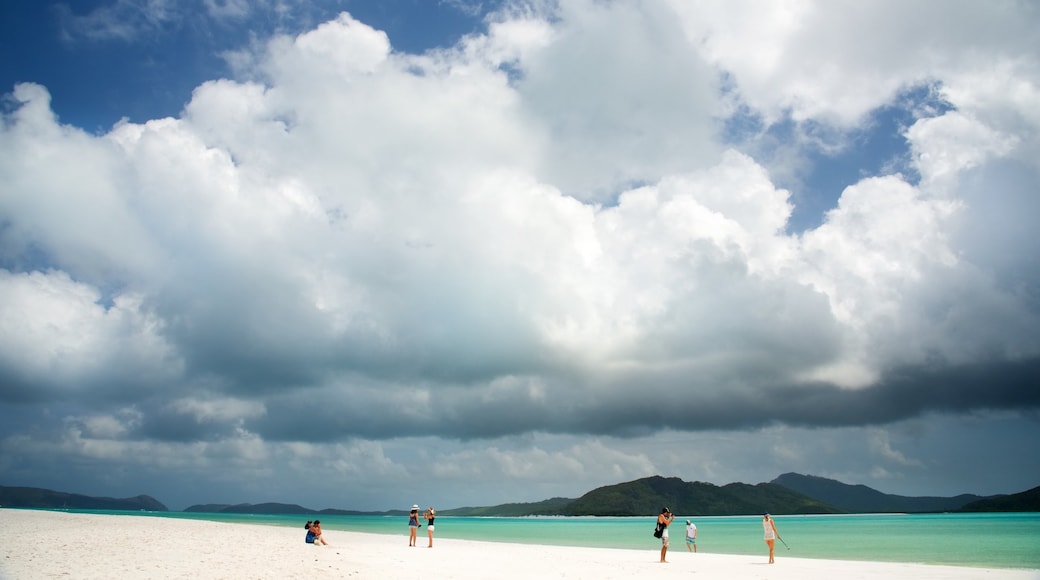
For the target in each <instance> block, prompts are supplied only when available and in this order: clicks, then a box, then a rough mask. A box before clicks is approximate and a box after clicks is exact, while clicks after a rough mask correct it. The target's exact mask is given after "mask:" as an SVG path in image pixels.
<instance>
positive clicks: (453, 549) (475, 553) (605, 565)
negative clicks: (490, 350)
mask: <svg viewBox="0 0 1040 580" xmlns="http://www.w3.org/2000/svg"><path fill="white" fill-rule="evenodd" d="M304 533H305V532H304V530H303V526H302V525H301V526H300V527H299V529H296V528H292V527H283V526H270V525H262V524H247V523H225V522H213V521H208V520H193V519H172V518H163V517H152V516H147V515H140V516H137V515H135V516H120V515H104V514H80V513H68V512H53V511H46V510H28V509H2V508H0V579H3V580H19V579H21V578H30V577H34V578H38V577H51V576H69V577H75V578H112V577H117V576H118V577H123V578H171V577H191V578H272V579H274V578H313V577H314V576H319V577H327V578H341V577H345V576H350V577H353V578H378V579H386V578H409V579H413V578H414V577H415V576H422V577H427V578H456V579H460V580H477V579H484V578H488V577H490V576H495V577H504V578H515V579H522V578H523V579H526V578H535V577H537V578H568V579H573V578H596V579H602V578H630V577H633V576H638V575H640V574H655V575H663V576H665V577H671V576H676V577H678V576H680V575H682V576H687V575H689V574H691V573H692V574H700V575H702V577H710V578H727V579H734V580H742V579H748V580H751V579H755V580H758V579H762V578H769V579H770V580H831V579H832V578H835V577H845V578H853V579H874V578H877V579H882V578H885V579H892V580H901V579H902V580H930V579H935V580H939V579H942V580H969V579H977V578H982V577H985V578H987V579H991V580H1038V579H1040V570H1030V569H1008V568H975V567H966V566H945V565H931V564H909V563H891V562H873V561H854V560H822V559H808V558H796V557H785V556H784V555H783V554H782V553H781V552H777V562H776V564H773V565H770V564H768V563H767V556H766V554H765V553H764V546H763V554H762V555H760V556H740V555H730V554H713V553H703V552H701V553H689V552H687V551H686V547H685V544H684V542H683V541H682V538H681V537H680V538H673V540H672V545H671V548H670V549H669V552H668V561H669V563H668V564H660V563H659V562H658V559H659V555H660V553H659V552H660V550H659V546H655V547H654V548H653V549H647V550H632V549H615V548H573V547H564V546H547V545H538V544H515V543H506V542H497V541H476V540H456V539H439V538H436V537H435V538H434V547H433V549H428V548H427V547H426V546H427V542H428V539H427V536H426V534H425V530H423V533H420V534H419V541H418V547H414V548H411V547H409V546H408V545H407V544H408V537H407V534H406V533H402V534H401V535H400V536H394V535H386V534H376V533H362V532H346V531H338V530H326V532H325V536H326V539H327V540H328V542H329V544H330V545H329V546H321V547H316V546H312V545H308V544H305V543H304V541H303V537H304Z"/></svg>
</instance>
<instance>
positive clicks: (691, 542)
mask: <svg viewBox="0 0 1040 580" xmlns="http://www.w3.org/2000/svg"><path fill="white" fill-rule="evenodd" d="M686 549H687V550H689V551H691V552H696V551H697V524H694V523H693V522H691V521H690V520H686Z"/></svg>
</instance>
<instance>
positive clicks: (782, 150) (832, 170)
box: [723, 84, 952, 233]
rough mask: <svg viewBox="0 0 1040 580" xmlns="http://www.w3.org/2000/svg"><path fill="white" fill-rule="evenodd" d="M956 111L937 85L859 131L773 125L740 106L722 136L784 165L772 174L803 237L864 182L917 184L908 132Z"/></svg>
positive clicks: (880, 113)
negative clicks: (887, 179) (893, 178)
mask: <svg viewBox="0 0 1040 580" xmlns="http://www.w3.org/2000/svg"><path fill="white" fill-rule="evenodd" d="M951 108H952V106H951V105H950V104H949V103H947V102H946V101H944V100H943V99H942V98H941V96H940V93H939V91H938V87H936V86H934V85H928V84H926V85H920V86H915V87H911V88H909V89H907V90H905V91H903V92H901V93H900V94H898V95H897V96H896V98H894V99H893V100H892V101H891V102H890V103H888V104H886V105H884V106H881V107H878V108H877V109H875V110H874V111H872V112H871V113H870V114H869V115H868V116H867V117H866V118H865V119H864V121H863V122H862V123H860V125H859V126H857V127H855V128H853V129H851V130H838V129H835V128H834V127H831V126H829V125H826V124H823V123H819V122H816V121H812V120H809V121H802V122H796V121H795V120H793V119H792V118H791V117H790V115H787V116H784V117H783V118H782V119H780V120H779V121H777V122H775V123H773V124H771V125H768V126H767V125H766V123H765V122H764V121H763V119H762V117H761V115H759V114H758V113H756V112H755V111H753V110H752V109H750V108H749V107H747V106H746V105H744V104H738V106H737V108H736V112H735V113H734V114H733V115H731V116H730V117H729V118H727V119H725V120H724V126H723V139H724V141H725V142H726V144H727V145H730V146H733V147H735V148H737V149H740V150H742V151H745V152H746V153H748V154H749V155H751V156H752V157H754V158H755V159H756V160H758V161H759V163H761V164H763V165H764V166H766V167H777V166H779V165H780V164H783V165H784V167H785V170H782V171H773V174H772V177H773V179H774V182H775V183H776V185H777V186H778V187H782V188H785V189H787V190H789V191H790V192H791V202H792V203H793V205H794V211H793V213H792V216H791V219H790V221H789V223H788V230H789V231H790V232H792V233H799V232H803V231H805V230H808V229H812V228H814V227H817V226H819V225H820V224H821V223H822V222H823V219H824V215H825V214H826V212H827V211H829V210H831V209H833V208H834V207H836V205H837V202H838V199H839V198H840V197H841V193H842V192H843V191H844V190H845V188H846V187H848V186H850V185H853V184H855V183H857V182H859V181H860V180H862V179H864V178H867V177H872V176H877V175H888V174H894V173H899V174H901V175H902V176H903V178H904V179H906V180H907V181H908V182H910V183H917V180H918V179H919V175H918V174H917V172H916V171H915V170H914V168H913V166H912V165H911V163H910V149H909V143H908V142H907V140H906V138H905V136H904V135H905V132H906V130H907V128H909V127H910V126H911V125H912V124H913V123H914V122H915V121H917V120H918V119H920V118H923V117H931V116H938V115H942V114H943V113H945V112H946V111H949V110H950V109H951Z"/></svg>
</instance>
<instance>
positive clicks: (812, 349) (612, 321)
mask: <svg viewBox="0 0 1040 580" xmlns="http://www.w3.org/2000/svg"><path fill="white" fill-rule="evenodd" d="M205 4H206V6H208V7H209V9H210V10H211V12H212V14H213V15H214V17H219V18H225V19H227V18H246V17H247V16H248V6H247V5H246V4H245V3H240V2H229V1H224V2H206V3H205ZM131 6H134V7H137V8H135V10H144V9H143V8H140V6H141V5H139V4H133V3H127V2H119V3H116V4H114V5H113V7H112V8H111V10H113V11H121V10H128V9H129V7H131ZM163 6H164V3H150V4H148V10H147V11H146V12H142V13H141V14H140V15H139V16H135V17H134V18H132V19H127V18H122V17H119V18H117V17H115V16H113V17H112V18H111V19H109V18H108V17H107V16H106V14H108V13H107V12H98V13H95V14H94V15H93V16H92V17H91V18H92V20H91V21H89V22H88V21H85V20H79V19H76V20H74V21H72V22H73V23H74V24H75V26H78V27H88V28H89V30H93V31H96V32H93V33H87V32H83V34H107V35H109V36H119V37H120V38H124V39H127V40H131V39H132V38H133V35H131V34H130V33H129V32H125V33H124V32H122V29H121V28H119V27H117V26H115V24H111V25H108V24H105V22H109V20H111V21H112V22H115V21H118V22H122V23H128V24H129V25H133V24H134V23H135V22H138V21H141V22H145V23H146V24H148V23H161V21H162V20H163V19H164V18H167V17H168V16H167V14H168V12H167V11H166V10H164V9H163ZM939 7H941V9H940V8H939ZM763 12H766V14H763ZM135 14H136V13H135ZM752 15H753V16H752ZM1038 24H1040V18H1038V14H1037V12H1036V9H1035V8H1034V7H1032V6H1029V5H1024V4H1022V3H1016V2H995V3H989V4H976V3H963V6H960V7H959V8H957V9H951V8H949V7H948V4H947V3H930V2H916V3H914V4H912V5H910V6H906V5H905V4H895V3H886V2H875V3H870V4H850V3H830V2H819V3H816V2H802V3H798V4H784V5H765V6H763V4H762V3H747V2H734V3H727V4H725V5H722V4H717V3H710V2H707V3H701V2H626V1H617V2H596V1H592V0H562V1H560V2H558V3H552V4H548V3H541V2H534V3H524V4H520V3H517V4H509V5H506V6H503V7H502V8H501V9H500V10H498V11H496V12H494V13H492V14H490V15H488V17H487V27H486V30H485V32H484V33H482V34H473V35H468V36H465V37H464V38H462V39H460V41H459V42H458V43H457V44H455V45H453V46H450V47H446V48H441V49H436V50H430V51H427V52H424V53H422V54H412V53H407V52H399V51H395V50H393V49H392V48H391V46H392V44H391V41H392V39H390V38H389V37H388V36H387V34H385V33H384V32H382V31H380V30H377V29H375V28H373V27H371V26H369V25H367V24H366V23H364V22H361V21H359V20H357V19H355V18H354V17H352V16H351V15H350V14H348V13H345V12H344V13H342V14H340V15H339V16H338V17H336V18H335V19H333V20H330V21H328V22H325V23H322V24H320V25H317V26H315V27H313V28H312V29H310V30H308V31H306V32H304V33H301V34H298V35H288V34H281V35H275V36H273V37H272V38H270V39H267V40H266V41H265V42H263V43H262V44H257V45H255V46H252V47H242V48H241V50H240V51H238V52H236V53H235V54H234V55H229V59H230V62H232V63H233V64H234V67H235V70H236V75H235V78H224V79H213V80H210V81H208V82H205V83H202V84H200V85H199V86H197V87H196V88H195V90H194V93H193V94H192V95H191V98H190V102H188V104H187V105H186V106H185V108H184V110H183V112H182V113H181V114H180V115H178V116H176V117H168V118H162V119H153V120H149V121H147V122H143V123H132V122H129V121H123V122H120V123H118V124H117V125H115V126H114V127H111V128H110V130H107V131H104V132H100V133H97V134H92V133H89V132H87V131H84V130H82V129H79V128H77V127H74V126H70V125H65V124H62V123H61V122H60V121H59V118H58V116H57V115H56V112H55V111H54V110H53V109H52V105H51V102H50V94H49V92H48V90H47V88H46V87H44V86H41V85H38V84H33V83H23V84H18V85H17V86H15V87H12V92H11V93H10V95H9V97H8V101H7V103H6V106H5V109H4V110H5V113H4V116H3V123H2V125H0V383H2V385H3V388H2V390H0V414H2V416H3V418H4V420H0V423H3V424H5V425H7V426H6V427H4V428H0V434H2V436H3V438H2V439H0V449H2V450H3V453H2V454H0V455H2V456H3V457H4V458H5V459H2V460H0V469H2V470H3V471H4V472H5V473H8V474H11V477H13V478H15V479H18V480H19V481H25V480H26V479H27V473H29V472H30V471H32V472H35V473H36V474H37V475H38V476H39V477H40V478H41V480H42V481H46V482H50V483H49V485H51V486H59V487H60V485H61V484H60V483H59V482H58V475H56V474H57V473H59V469H60V464H61V463H62V462H65V461H73V462H75V463H77V464H83V465H99V464H100V465H106V464H107V465H120V466H126V465H132V466H133V468H134V469H139V470H140V471H141V472H143V475H140V477H142V478H143V479H139V480H133V481H134V484H133V488H132V489H127V492H126V493H127V494H136V493H142V492H151V491H150V489H142V486H146V485H149V482H151V485H154V486H156V488H159V487H160V486H161V485H162V484H161V483H160V482H161V481H162V480H163V479H164V478H168V477H169V474H170V473H178V474H186V475H185V477H190V478H192V479H194V478H197V477H200V476H203V477H204V480H205V481H211V482H213V484H214V487H212V488H208V489H210V490H212V491H207V487H206V486H205V485H203V482H200V483H199V484H192V485H185V486H183V487H180V488H179V489H178V490H177V491H176V492H174V491H172V490H171V491H169V492H166V493H169V497H168V498H167V497H163V495H162V494H163V492H160V491H155V492H154V493H153V494H154V495H157V496H159V497H160V499H163V500H164V501H168V502H169V503H171V505H173V506H174V507H183V505H181V504H182V503H183V504H186V503H192V502H204V501H206V502H208V501H221V500H233V501H269V500H278V501H296V502H299V503H303V504H305V505H314V507H325V506H328V505H335V506H338V507H372V508H385V507H391V504H392V502H394V501H397V499H396V498H398V497H399V496H401V495H407V494H417V493H426V494H427V496H429V495H437V496H438V497H439V498H440V499H439V500H438V501H439V503H440V504H442V505H449V504H456V505H460V504H461V503H464V502H465V503H471V502H470V500H468V499H464V498H478V499H481V500H482V501H484V502H486V503H495V502H498V501H515V500H518V499H543V498H544V497H550V496H552V495H568V494H575V493H580V492H582V491H585V490H586V489H588V488H590V487H593V486H596V485H602V484H606V483H613V482H616V481H622V480H626V479H632V478H635V477H641V476H645V475H649V474H652V473H663V474H666V475H680V476H683V477H686V478H688V479H701V480H712V481H716V482H718V483H726V482H727V481H731V480H734V479H743V480H745V481H751V482H757V481H761V480H765V479H770V478H772V477H773V476H775V475H778V474H779V473H781V472H783V471H789V470H793V469H796V468H802V471H803V472H811V473H816V474H820V475H829V476H834V477H844V478H847V479H848V480H851V481H854V482H866V483H872V484H874V485H883V484H881V483H878V482H887V481H889V480H892V479H899V478H904V479H905V480H906V481H907V482H908V483H907V484H906V488H905V489H906V491H907V492H909V493H915V492H916V493H922V494H923V493H929V494H932V493H942V492H950V493H960V492H965V491H973V492H980V493H981V492H994V493H996V492H1015V491H1021V490H1022V489H1025V488H1026V487H1028V486H1032V485H1035V484H1036V478H1037V477H1038V476H1040V465H1038V464H1036V462H1035V461H1031V462H1027V465H1025V466H1022V467H1020V468H1019V469H1017V470H1015V471H1014V472H1013V473H1012V472H1008V477H1007V478H1004V479H1002V478H999V477H997V476H996V475H994V476H993V477H992V478H986V477H984V476H973V477H976V478H973V479H967V478H965V479H963V480H962V481H963V483H964V485H963V486H958V487H957V488H956V489H949V487H947V488H939V487H938V484H935V485H936V487H935V488H928V485H931V484H934V482H929V481H928V480H927V477H926V474H927V473H929V472H932V473H933V474H935V475H937V476H938V477H936V479H942V474H944V473H945V474H950V473H952V471H949V470H953V469H959V468H958V467H955V466H954V464H957V463H958V460H957V459H956V458H953V459H951V458H943V459H942V460H940V459H935V460H934V461H933V460H932V459H929V457H932V456H935V457H937V456H938V455H937V452H936V449H939V448H940V447H941V446H940V445H939V444H938V443H936V442H935V441H932V440H930V439H931V438H932V437H935V438H936V439H937V440H938V439H941V437H939V436H937V435H934V434H935V433H947V432H950V433H953V432H956V431H957V430H959V429H963V422H965V421H978V422H980V423H981V424H982V425H983V427H979V429H980V433H981V434H977V435H976V437H977V438H979V440H985V441H988V442H994V444H1002V442H1003V443H1006V444H1008V445H1010V446H1011V449H1005V451H1008V450H1009V451H1011V453H1012V455H1014V454H1015V451H1016V450H1017V451H1021V452H1023V453H1025V449H1026V447H1025V444H1024V443H1023V439H1021V438H1017V437H1012V436H1011V434H1009V433H1010V432H1011V431H1014V435H1016V436H1017V435H1021V434H1022V433H1025V434H1026V438H1025V440H1031V438H1035V435H1036V434H1037V433H1038V432H1040V423H1038V420H1037V416H1036V411H1037V409H1038V408H1040V391H1038V389H1037V385H1038V384H1040V263H1038V260H1040V258H1038V257H1037V256H1040V236H1038V235H1037V234H1036V232H1035V228H1034V227H1033V225H1032V222H1033V221H1035V218H1036V216H1038V215H1040V195H1038V194H1040V191H1038V190H1037V184H1038V183H1040V161H1038V160H1040V155H1038V153H1040V114H1038V113H1037V110H1038V109H1037V105H1040V92H1038V91H1040V88H1038V87H1040V69H1038V63H1040V59H1038V54H1037V53H1038V48H1037V47H1040V39H1038V38H1037V32H1036V30H1037V25H1038ZM148 25H150V24H148ZM156 25H158V24H156ZM138 28H140V26H138ZM145 28H147V26H145ZM86 29H87V28H84V30H86ZM920 87H927V88H928V90H929V91H931V92H933V93H934V97H935V99H937V100H940V101H941V102H942V103H943V107H941V108H928V107H923V108H921V107H918V108H914V109H913V110H910V111H907V114H909V115H911V116H912V122H911V123H910V124H908V125H906V126H905V127H903V131H902V138H903V139H905V149H904V150H903V151H896V152H889V154H895V155H902V156H904V159H903V163H904V166H905V167H907V168H909V169H910V171H906V172H882V173H880V174H871V175H863V176H862V177H861V178H858V179H856V180H854V181H850V182H849V183H847V184H845V185H846V186H845V187H844V189H843V190H841V191H833V192H831V195H833V199H834V202H833V204H832V208H831V209H830V210H829V211H827V212H826V214H825V215H823V216H822V217H821V218H820V225H819V226H818V227H812V228H810V229H806V230H805V231H796V230H795V229H794V228H792V227H791V221H790V220H791V216H792V212H793V211H794V204H793V201H792V193H791V192H790V191H789V190H787V189H784V188H783V187H781V186H779V185H777V183H776V182H775V181H774V178H773V177H772V175H773V174H774V173H780V174H783V173H784V172H786V171H795V170H793V169H792V168H793V167H794V166H797V165H798V164H800V163H803V162H804V160H805V156H807V155H809V154H810V152H812V153H814V154H815V153H818V152H819V151H821V150H827V149H828V148H833V149H834V150H835V151H841V150H844V149H847V148H848V147H851V146H853V145H852V143H851V142H850V141H847V140H846V138H847V137H848V136H849V135H852V134H854V133H855V132H856V131H857V130H860V129H862V128H863V127H864V126H865V124H867V123H870V122H872V117H871V115H872V114H875V113H876V112H877V111H879V110H881V109H884V108H886V107H888V108H891V107H896V106H900V105H901V101H900V100H899V99H901V98H902V97H903V96H904V95H905V94H906V91H908V90H912V89H915V88H920ZM58 113H60V111H58ZM737 118H742V119H754V120H755V122H756V123H758V126H759V127H760V128H761V130H760V131H752V132H749V133H747V134H745V135H742V136H741V138H740V139H734V138H733V135H732V134H728V133H727V130H726V124H727V123H729V122H732V121H734V119H737ZM780 125H787V126H790V127H794V131H793V133H792V134H794V135H796V136H795V137H794V138H793V140H791V141H789V142H787V143H785V144H784V147H787V148H789V153H790V155H788V154H784V155H779V154H776V150H775V144H773V140H774V139H775V138H776V133H775V132H771V129H775V128H776V127H778V126H780ZM813 135H826V136H827V137H826V141H827V143H826V144H825V146H824V145H821V144H820V142H814V141H813V139H812V136H813ZM764 152H769V153H764ZM760 154H762V155H763V156H764V158H763V159H761V160H760V159H757V158H756V155H760ZM766 157H767V159H766ZM785 163H788V164H790V165H789V166H788V167H786V168H785V167H784V164H785ZM795 172H796V171H795ZM1000 425H1004V427H1001V426H1000ZM1008 425H1012V426H1013V428H1012V427H1008ZM901 429H905V430H907V431H910V430H915V429H916V430H917V432H918V434H920V433H926V434H927V435H926V436H925V437H923V438H922V439H927V440H921V441H918V442H917V443H914V439H915V438H914V436H913V435H911V434H907V433H904V432H900V430H901ZM819 434H827V435H826V438H827V439H828V440H829V441H830V443H829V444H828V443H824V442H822V441H821V442H817V441H815V439H816V435H819ZM957 441H960V439H957ZM759 442H762V443H763V444H762V446H761V447H759ZM951 443H952V441H951ZM691 445H692V446H693V447H694V448H691ZM828 445H829V446H828ZM799 446H800V447H799ZM741 453H743V454H744V455H743V459H734V458H733V456H734V455H740V454H741ZM850 458H855V460H856V463H855V464H850V463H847V461H849V460H850ZM814 460H815V461H814ZM973 460H977V461H978V462H980V465H983V464H984V465H986V466H990V465H992V462H993V461H994V458H993V457H989V456H988V455H987V453H986V452H985V450H982V451H979V453H978V456H977V457H975V458H973ZM727 461H729V465H726V462H727ZM828 462H830V463H828ZM128 469H129V468H128ZM120 473H121V472H120V470H113V471H112V472H111V473H108V474H106V475H105V476H104V477H103V478H102V480H96V481H97V483H95V484H94V485H95V487H96V489H99V490H104V489H108V490H111V489H113V488H115V489H125V488H129V487H130V485H129V482H130V481H131V480H130V478H129V477H127V478H123V477H122V476H121V475H120ZM308 473H320V474H322V475H323V476H324V477H326V478H330V479H331V481H329V483H328V484H322V485H320V486H316V487H312V488H311V489H314V490H317V491H319V492H320V493H318V494H317V495H312V494H310V493H307V494H304V493H302V492H301V491H300V490H299V489H298V488H299V487H300V484H299V481H300V479H299V478H301V477H304V476H305V474H308ZM163 474H167V475H165V476H164V475H163ZM419 474H422V475H423V476H425V477H428V478H430V481H428V482H427V486H426V487H425V488H423V487H422V486H418V484H415V483H407V484H400V486H399V488H395V489H389V490H388V489H386V488H387V487H388V486H393V485H397V482H398V481H402V480H408V479H410V478H414V477H416V476H418V475H419ZM344 480H345V481H349V482H350V483H349V484H348V488H347V489H348V490H349V492H350V493H349V495H348V496H346V497H347V499H345V498H344V496H342V495H338V494H336V490H340V491H341V492H342V490H343V489H344V487H343V485H344V484H343V483H342V482H343V481H344ZM503 480H505V481H508V482H509V483H508V484H505V485H501V484H494V483H493V482H495V481H498V482H501V481H503ZM244 482H249V483H244ZM334 482H335V485H333V483H334ZM391 482H393V483H391ZM534 482H537V483H534ZM196 485H197V487H196ZM326 485H327V486H328V487H326ZM943 485H947V486H949V485H950V484H949V482H945V483H944V484H943ZM495 486H497V489H496V490H495V493H492V492H491V491H490V489H489V488H491V487H495ZM972 486H975V487H972ZM1000 486H1005V487H1000ZM380 488H382V489H380ZM163 489H166V488H163ZM424 489H425V490H426V491H423V490H424ZM231 490H235V491H231ZM450 490H451V491H450ZM462 493H466V494H467V495H460V494H462ZM104 494H105V495H113V494H115V493H114V492H112V491H105V492H104ZM236 494H237V495H236ZM496 494H498V495H496ZM218 495H219V496H220V497H214V496H218ZM520 495H522V496H523V497H518V496H520ZM408 497H413V495H408ZM402 501H403V500H402ZM410 501H412V500H411V499H409V500H408V501H405V502H403V503H408V502H410ZM316 504H317V505H316Z"/></svg>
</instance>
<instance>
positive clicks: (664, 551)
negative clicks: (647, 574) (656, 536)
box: [661, 543, 668, 564]
mask: <svg viewBox="0 0 1040 580" xmlns="http://www.w3.org/2000/svg"><path fill="white" fill-rule="evenodd" d="M667 553H668V544H666V543H665V544H661V563H662V564H667V563H668V560H665V559H664V555H665V554H667Z"/></svg>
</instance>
